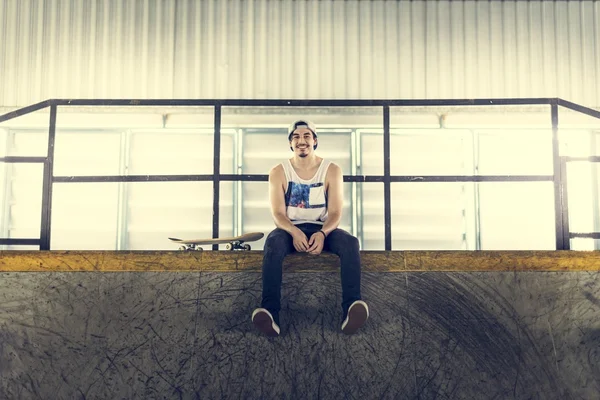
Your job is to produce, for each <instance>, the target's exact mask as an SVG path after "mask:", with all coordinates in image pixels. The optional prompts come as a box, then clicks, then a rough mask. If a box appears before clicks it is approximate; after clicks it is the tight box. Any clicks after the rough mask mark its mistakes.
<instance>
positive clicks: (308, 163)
mask: <svg viewBox="0 0 600 400" xmlns="http://www.w3.org/2000/svg"><path fill="white" fill-rule="evenodd" d="M291 161H292V165H293V166H294V168H298V169H311V168H314V167H316V166H317V165H318V164H319V163H320V162H321V158H320V157H317V156H316V155H315V154H314V153H313V154H311V155H309V156H306V157H299V156H297V155H294V157H293V158H292V160H291Z"/></svg>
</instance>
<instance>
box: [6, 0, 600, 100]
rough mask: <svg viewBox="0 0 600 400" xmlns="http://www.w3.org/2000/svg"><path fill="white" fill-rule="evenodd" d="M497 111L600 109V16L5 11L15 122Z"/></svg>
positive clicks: (398, 5)
mask: <svg viewBox="0 0 600 400" xmlns="http://www.w3.org/2000/svg"><path fill="white" fill-rule="evenodd" d="M485 97H562V98H565V99H567V100H571V101H575V102H578V103H581V104H583V105H586V106H590V107H598V106H600V4H599V2H597V1H568V2H567V1H556V2H554V1H502V2H501V1H428V2H425V1H383V0H381V1H360V2H359V1H356V0H349V1H341V0H337V1H334V0H322V1H316V0H307V1H291V0H246V1H239V0H204V1H200V0H177V1H174V0H130V1H111V0H89V1H87V0H86V1H80V0H2V1H0V107H3V108H12V107H16V106H25V105H28V104H31V103H35V102H37V101H41V100H45V99H48V98H269V99H275V98H312V99H329V98H331V99H348V98H405V99H409V98H485Z"/></svg>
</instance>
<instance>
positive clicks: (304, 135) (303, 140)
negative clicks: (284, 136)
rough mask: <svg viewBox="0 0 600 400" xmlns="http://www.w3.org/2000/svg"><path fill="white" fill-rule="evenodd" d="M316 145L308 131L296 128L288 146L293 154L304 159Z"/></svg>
mask: <svg viewBox="0 0 600 400" xmlns="http://www.w3.org/2000/svg"><path fill="white" fill-rule="evenodd" d="M316 143H317V141H316V139H315V138H314V136H313V133H312V132H311V131H310V129H308V128H298V129H296V130H295V131H294V133H292V140H291V142H290V146H291V147H292V149H293V150H294V154H296V155H298V156H299V157H303V158H304V157H306V156H308V155H309V154H310V153H311V152H312V151H313V148H314V146H315V144H316Z"/></svg>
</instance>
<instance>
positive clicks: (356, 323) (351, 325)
mask: <svg viewBox="0 0 600 400" xmlns="http://www.w3.org/2000/svg"><path fill="white" fill-rule="evenodd" d="M368 318H369V307H368V306H367V303H365V302H364V301H362V300H356V301H355V302H354V303H352V304H351V305H350V308H349V309H348V315H347V316H346V319H345V320H344V322H343V323H342V332H344V333H347V334H352V333H355V332H356V331H357V330H358V329H359V328H360V327H361V326H363V325H364V323H365V322H367V319H368Z"/></svg>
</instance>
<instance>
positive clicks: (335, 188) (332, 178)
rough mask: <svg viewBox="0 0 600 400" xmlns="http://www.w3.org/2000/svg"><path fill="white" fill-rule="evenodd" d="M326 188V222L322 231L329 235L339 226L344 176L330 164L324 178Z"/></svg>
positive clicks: (335, 166)
mask: <svg viewBox="0 0 600 400" xmlns="http://www.w3.org/2000/svg"><path fill="white" fill-rule="evenodd" d="M325 185H326V187H327V221H325V224H323V228H322V229H323V231H324V232H325V234H326V235H329V233H331V232H332V231H334V230H335V229H336V228H337V227H338V226H339V224H340V221H341V219H342V207H343V206H344V176H343V175H342V169H341V168H340V167H339V166H338V165H337V164H333V163H332V164H331V165H330V166H329V169H328V171H327V176H326V177H325Z"/></svg>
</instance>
